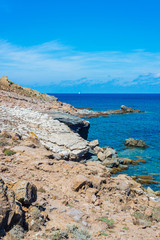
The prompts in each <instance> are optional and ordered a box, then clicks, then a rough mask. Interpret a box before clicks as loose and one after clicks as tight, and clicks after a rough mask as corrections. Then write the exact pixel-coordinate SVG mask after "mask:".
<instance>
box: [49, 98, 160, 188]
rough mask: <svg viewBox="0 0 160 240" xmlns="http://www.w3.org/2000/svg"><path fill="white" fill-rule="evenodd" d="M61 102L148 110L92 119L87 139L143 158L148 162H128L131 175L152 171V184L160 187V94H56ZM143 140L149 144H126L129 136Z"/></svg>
mask: <svg viewBox="0 0 160 240" xmlns="http://www.w3.org/2000/svg"><path fill="white" fill-rule="evenodd" d="M53 95H55V96H56V97H58V99H59V100H60V101H62V102H67V103H70V104H72V105H73V106H75V107H82V108H92V109H93V110H98V111H102V110H115V109H120V106H121V105H122V104H123V105H126V106H128V107H132V108H135V109H140V110H144V111H145V113H133V114H125V115H110V116H109V117H107V118H104V117H103V116H102V117H100V118H93V119H89V121H90V123H91V127H90V130H89V136H88V140H94V139H98V140H99V142H100V146H111V147H113V148H115V149H116V150H117V151H118V154H119V156H120V157H128V158H132V159H135V158H137V157H138V158H140V157H141V158H142V159H145V160H146V163H141V164H140V165H134V166H129V169H128V170H127V171H125V173H127V174H128V175H131V176H134V175H147V174H153V175H154V179H155V180H156V181H158V182H159V183H158V184H152V185H150V186H151V187H152V188H153V189H154V190H160V150H159V148H160V94H53ZM130 137H132V138H136V139H141V140H144V141H145V142H146V143H147V145H148V146H149V148H147V149H133V148H125V146H124V145H123V143H124V140H125V139H126V138H130Z"/></svg>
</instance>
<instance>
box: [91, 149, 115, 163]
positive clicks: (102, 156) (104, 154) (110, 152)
mask: <svg viewBox="0 0 160 240" xmlns="http://www.w3.org/2000/svg"><path fill="white" fill-rule="evenodd" d="M95 150H96V153H97V148H96V149H95ZM97 157H98V159H99V160H100V161H105V160H106V159H107V160H116V159H117V158H118V155H117V152H116V150H115V149H113V148H111V147H103V148H98V153H97Z"/></svg>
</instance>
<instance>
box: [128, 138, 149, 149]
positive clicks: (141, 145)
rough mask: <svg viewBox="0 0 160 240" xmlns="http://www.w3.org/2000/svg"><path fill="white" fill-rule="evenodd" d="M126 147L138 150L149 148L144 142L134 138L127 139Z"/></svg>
mask: <svg viewBox="0 0 160 240" xmlns="http://www.w3.org/2000/svg"><path fill="white" fill-rule="evenodd" d="M124 145H125V146H127V147H138V148H146V147H148V146H147V144H146V143H145V142H144V141H142V140H138V139H134V138H128V139H126V140H125V143H124Z"/></svg>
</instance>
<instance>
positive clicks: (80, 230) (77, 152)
mask: <svg viewBox="0 0 160 240" xmlns="http://www.w3.org/2000/svg"><path fill="white" fill-rule="evenodd" d="M0 112H1V114H0V156H1V161H0V172H1V180H0V206H1V207H0V238H1V239H5V240H17V239H26V240H31V239H32V240H33V239H38V240H45V239H55V240H56V239H76V240H80V239H84V240H85V239H92V240H96V239H117V240H121V239H123V240H125V239H136V240H137V239H145V240H151V239H159V238H160V230H159V229H160V198H159V197H158V196H159V195H160V193H159V192H154V191H152V189H150V188H148V189H147V190H146V189H143V187H142V185H141V184H140V183H142V180H143V181H145V180H150V181H152V179H145V176H138V179H136V178H135V180H134V179H132V178H131V177H128V176H126V175H123V174H121V175H118V176H116V177H113V176H112V173H116V172H118V171H123V170H125V169H127V167H128V165H129V164H138V161H134V160H131V159H122V158H119V157H118V154H117V152H116V151H115V150H114V149H113V148H111V147H99V143H98V140H95V141H92V142H88V141H87V140H86V139H87V135H88V130H89V126H90V124H89V122H88V121H86V120H83V119H81V118H80V117H81V116H85V117H87V118H89V117H98V116H100V115H110V114H127V113H140V112H141V111H140V110H134V109H132V108H128V107H126V106H124V105H122V106H121V109H120V110H116V111H105V112H94V111H92V110H88V109H76V108H74V107H72V106H71V105H69V104H65V103H61V102H59V101H58V100H57V99H56V98H54V97H50V96H48V95H47V94H40V93H38V92H37V91H35V90H30V89H27V88H23V87H20V86H18V85H16V84H14V83H13V82H11V81H9V80H8V78H7V77H3V78H1V79H0ZM130 142H131V143H132V144H133V143H135V144H138V146H140V147H142V146H144V147H145V145H144V143H142V142H137V140H136V142H134V141H133V139H132V140H131V141H130ZM127 143H128V142H127ZM93 160H94V161H93ZM139 162H140V161H139ZM137 181H138V182H137Z"/></svg>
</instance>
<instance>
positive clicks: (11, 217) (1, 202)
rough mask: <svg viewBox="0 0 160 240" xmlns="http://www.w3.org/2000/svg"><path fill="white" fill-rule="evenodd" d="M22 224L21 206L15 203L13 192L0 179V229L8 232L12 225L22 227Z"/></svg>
mask: <svg viewBox="0 0 160 240" xmlns="http://www.w3.org/2000/svg"><path fill="white" fill-rule="evenodd" d="M23 222H24V215H23V211H22V207H21V204H20V203H18V202H16V201H15V194H14V192H13V191H12V190H11V189H9V188H8V187H7V186H6V184H5V183H4V181H3V180H2V179H0V229H1V230H2V229H4V230H8V229H9V228H11V226H13V225H16V224H19V225H23Z"/></svg>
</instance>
